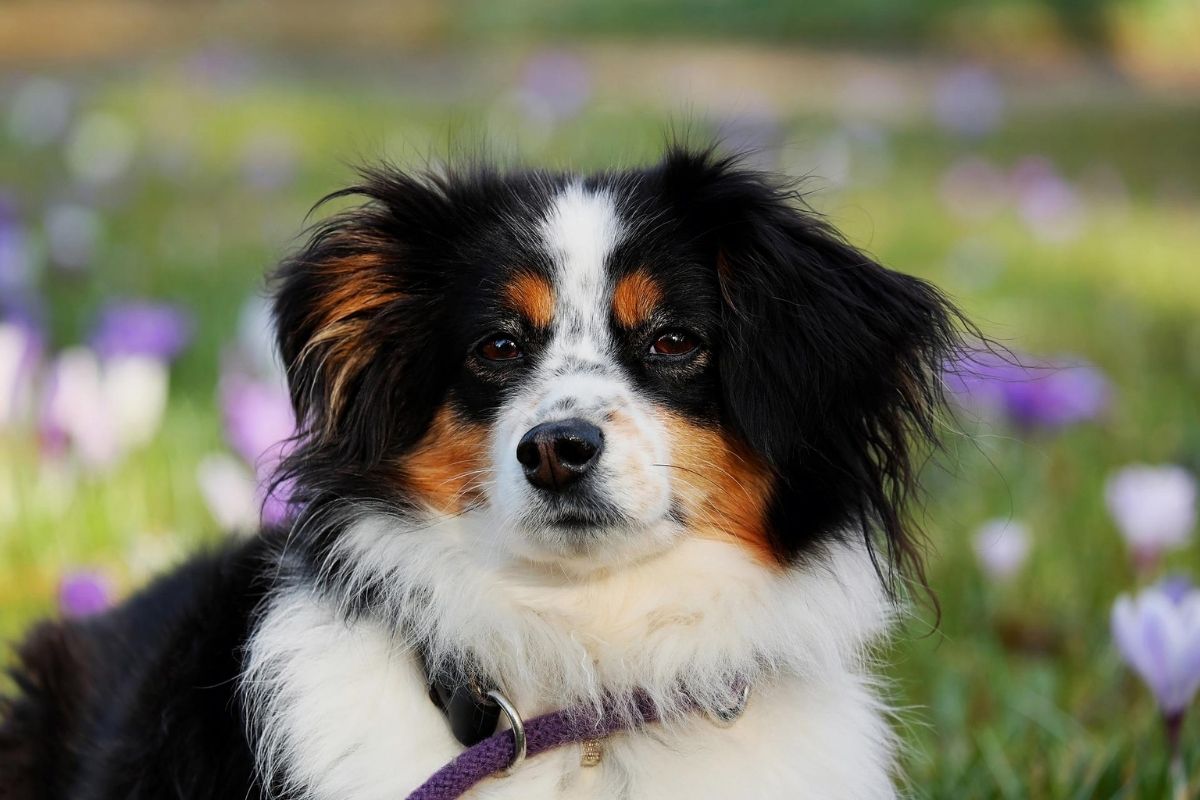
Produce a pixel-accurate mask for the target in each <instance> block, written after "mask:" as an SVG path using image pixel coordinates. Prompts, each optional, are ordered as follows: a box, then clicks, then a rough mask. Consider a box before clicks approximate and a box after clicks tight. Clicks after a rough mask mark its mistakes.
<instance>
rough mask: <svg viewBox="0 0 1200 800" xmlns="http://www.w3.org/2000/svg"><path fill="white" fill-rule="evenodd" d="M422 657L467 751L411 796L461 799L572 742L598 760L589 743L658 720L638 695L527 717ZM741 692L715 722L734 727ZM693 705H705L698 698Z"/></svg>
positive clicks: (432, 694) (742, 703) (498, 695)
mask: <svg viewBox="0 0 1200 800" xmlns="http://www.w3.org/2000/svg"><path fill="white" fill-rule="evenodd" d="M419 654H420V657H421V661H422V666H424V667H425V674H426V678H427V681H428V684H429V699H430V700H431V701H432V702H433V704H434V705H436V706H437V707H438V708H439V709H441V711H442V712H443V713H444V714H445V715H446V719H447V723H448V724H449V726H450V729H451V732H452V733H454V736H455V738H457V739H458V740H459V742H460V743H462V744H463V745H464V746H466V748H467V749H466V750H464V751H463V752H461V753H459V754H458V755H457V756H455V758H454V759H453V760H452V761H450V763H448V764H446V765H445V766H444V767H442V768H441V769H439V770H438V771H437V772H435V773H434V774H433V775H432V776H430V778H429V779H428V780H426V781H425V783H423V784H421V785H420V786H419V787H418V788H417V789H416V791H414V792H413V793H412V794H410V795H409V796H408V800H455V799H456V798H459V797H462V795H463V794H465V793H466V792H467V791H468V790H470V789H471V787H473V786H475V784H477V783H479V782H480V781H482V780H484V779H485V778H488V777H490V776H492V775H495V774H496V773H500V772H503V773H504V774H506V775H508V774H512V772H513V770H514V769H516V768H517V767H518V766H519V765H520V764H521V762H523V761H524V760H525V759H526V758H528V757H531V756H536V755H539V754H541V753H544V752H546V751H547V750H553V749H555V748H558V747H563V746H564V745H568V744H583V745H584V755H583V760H582V763H583V764H585V765H595V764H597V763H599V753H600V751H599V749H598V748H595V747H592V748H589V747H588V745H589V744H591V743H593V742H595V741H597V740H599V739H603V738H604V737H605V736H608V735H609V734H611V733H616V732H617V731H622V730H630V729H633V728H639V727H641V726H643V725H647V724H650V723H654V722H658V719H659V718H658V711H657V709H656V708H655V706H654V704H653V703H651V702H650V700H649V698H648V697H646V696H645V695H644V694H641V693H637V694H635V695H634V696H633V697H632V698H629V702H627V703H625V704H623V705H621V706H618V705H617V701H616V700H613V701H610V702H608V703H606V704H605V705H604V707H603V708H601V709H599V710H597V709H596V708H594V707H593V706H583V707H577V708H571V709H564V710H562V711H553V712H551V713H549V714H543V715H542V716H540V717H535V718H534V719H531V720H529V721H525V720H523V719H522V718H521V715H520V714H519V713H518V712H517V709H516V707H515V706H514V705H513V704H512V702H510V701H509V699H508V698H507V697H506V696H505V695H504V694H503V693H502V692H500V691H499V690H497V689H492V690H491V691H488V692H481V691H480V690H479V688H478V686H477V685H476V683H475V682H474V681H473V680H470V679H467V678H465V671H464V670H460V669H452V671H450V672H448V673H447V672H441V673H435V672H434V671H432V670H430V669H429V663H428V660H427V659H426V657H425V653H424V652H420V653H419ZM738 691H739V698H738V703H737V705H736V706H734V707H733V708H730V709H724V710H721V711H712V712H710V717H711V719H712V721H713V722H714V723H715V724H717V725H720V726H722V727H726V726H729V725H732V724H733V723H734V722H735V721H736V720H737V718H738V717H740V716H741V715H742V712H743V711H745V709H746V703H747V701H748V700H749V698H750V684H749V683H740V688H739V690H738ZM692 708H693V709H694V710H697V711H698V710H700V709H699V707H698V706H696V705H695V704H694V703H693V704H692ZM501 713H503V714H504V716H506V717H507V718H508V722H509V726H510V728H509V730H506V731H499V732H494V733H491V735H488V733H489V732H490V731H495V729H496V726H497V724H498V723H499V720H500V714H501Z"/></svg>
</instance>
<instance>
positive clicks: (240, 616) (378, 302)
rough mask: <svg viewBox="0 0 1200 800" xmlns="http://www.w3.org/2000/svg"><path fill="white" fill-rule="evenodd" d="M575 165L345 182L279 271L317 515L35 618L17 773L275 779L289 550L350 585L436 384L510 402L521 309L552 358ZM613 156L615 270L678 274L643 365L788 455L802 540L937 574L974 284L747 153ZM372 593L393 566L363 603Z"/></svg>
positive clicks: (730, 424) (297, 494)
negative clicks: (520, 283)
mask: <svg viewBox="0 0 1200 800" xmlns="http://www.w3.org/2000/svg"><path fill="white" fill-rule="evenodd" d="M567 180H568V177H567V176H564V175H559V174H550V173H540V172H516V173H510V174H504V175H502V174H499V173H496V172H493V171H490V170H486V169H480V170H470V171H467V172H464V173H458V174H452V175H450V176H449V177H428V176H427V177H414V176H411V175H405V174H402V173H399V172H396V171H393V170H390V169H388V170H375V171H368V172H365V173H364V175H363V182H362V183H361V184H360V185H359V186H357V187H353V188H351V189H348V190H346V191H345V192H339V193H338V194H337V195H336V196H339V197H340V196H344V195H351V194H352V195H360V196H363V197H365V198H366V202H365V204H364V205H362V206H359V207H357V208H353V209H351V210H349V211H345V212H343V213H341V214H339V215H337V216H335V217H333V218H332V219H331V220H329V221H327V222H325V223H324V224H322V225H320V226H319V227H318V228H317V229H316V231H315V232H314V234H313V235H312V237H311V239H310V241H309V243H308V245H307V246H306V247H305V248H304V249H303V250H302V251H301V252H299V253H298V254H296V255H295V256H294V257H292V258H291V259H289V260H288V261H286V262H285V263H284V264H283V266H282V267H281V268H280V270H279V272H278V273H277V275H276V282H275V289H276V304H275V319H276V323H277V327H278V337H279V339H278V343H279V349H280V352H281V354H282V356H283V360H284V363H285V364H286V366H287V370H288V376H289V383H290V387H291V393H292V400H293V403H294V405H295V409H296V412H297V418H298V419H299V420H300V423H301V426H300V427H301V430H300V432H299V434H298V436H297V439H296V442H295V447H294V448H293V450H292V453H291V455H290V457H289V458H288V459H287V460H286V462H285V464H284V466H283V468H282V469H281V471H280V474H279V476H278V480H279V481H280V482H281V483H282V482H286V483H287V484H288V486H289V487H290V491H291V492H292V496H293V498H294V499H295V501H296V503H297V507H298V508H299V509H300V512H299V518H298V519H297V520H296V522H295V525H294V526H293V527H292V529H291V530H290V531H289V532H287V533H286V534H284V533H279V534H264V535H263V536H262V537H260V538H259V539H256V540H254V541H252V542H249V543H247V544H244V545H238V546H232V547H230V548H228V549H226V550H224V551H222V552H220V553H217V554H215V555H208V556H200V557H197V558H196V559H194V560H192V561H191V562H189V563H188V564H187V565H185V566H184V567H183V568H182V569H180V570H178V571H177V572H175V573H174V574H172V575H170V576H168V577H167V578H165V579H163V580H161V581H160V582H158V583H156V584H154V585H153V586H151V587H150V588H148V589H147V590H145V591H144V592H142V593H141V594H139V595H138V596H136V597H135V598H134V599H133V600H131V601H130V602H128V603H127V604H125V605H124V606H122V607H121V608H119V609H117V610H115V611H113V612H111V613H109V614H107V615H104V616H102V617H99V618H96V619H93V620H89V621H81V622H62V623H48V624H45V625H43V626H42V627H40V628H38V629H36V630H35V632H34V633H33V634H32V635H31V636H30V638H29V639H28V640H27V642H26V643H25V645H24V647H23V649H22V651H21V657H20V664H19V666H18V667H17V668H16V671H15V673H14V677H15V679H16V683H17V689H18V693H17V695H16V697H15V698H13V699H11V700H9V701H8V702H7V704H6V705H5V706H4V707H3V727H2V728H0V798H4V799H5V800H8V799H9V798H11V800H33V799H34V798H45V799H46V800H52V799H53V798H68V797H69V798H96V799H97V800H100V799H101V798H105V799H107V798H162V797H178V798H188V799H189V800H191V799H195V800H200V799H201V798H255V797H261V796H263V794H264V793H263V791H262V788H261V787H259V786H258V785H257V784H256V783H255V780H254V771H253V768H252V761H253V759H252V744H251V742H250V741H249V740H248V739H247V734H246V727H245V722H246V720H245V716H246V715H245V710H244V709H243V707H242V705H241V699H240V696H239V694H238V692H237V686H236V682H237V676H238V675H239V672H240V669H241V657H242V649H243V647H244V645H245V643H246V639H247V636H248V634H249V632H250V631H251V630H252V627H253V624H254V620H255V609H256V607H257V606H258V605H259V603H260V601H261V600H262V598H263V597H264V595H265V594H266V593H268V592H270V591H271V589H270V580H269V576H273V575H275V572H274V570H275V566H276V562H277V560H278V556H277V555H276V553H277V552H278V551H279V550H283V549H286V550H287V552H288V554H289V555H288V558H289V563H292V560H293V559H294V560H295V561H297V562H298V563H300V564H301V565H302V566H301V568H300V569H299V579H300V580H309V581H313V582H317V583H319V584H321V585H323V586H325V587H326V588H327V589H331V590H335V591H336V590H337V589H338V584H339V577H338V576H339V565H338V564H337V563H336V562H332V561H330V560H329V552H330V545H331V544H332V542H334V541H335V540H336V537H337V536H338V535H339V533H340V532H341V530H342V526H343V525H344V524H345V523H346V522H347V521H348V520H349V519H350V518H351V517H352V515H353V514H354V513H355V512H356V511H358V510H361V509H362V508H363V507H364V506H383V507H386V508H387V509H389V510H390V511H392V512H394V513H399V514H404V513H406V509H408V508H410V507H411V506H412V503H411V499H412V498H410V497H408V496H407V495H406V493H405V489H404V483H403V481H401V480H397V475H398V473H397V466H396V465H397V462H398V460H399V459H400V458H401V456H403V454H404V453H405V452H406V451H407V450H409V449H410V448H411V447H412V446H413V444H414V443H415V442H417V441H418V440H419V439H420V438H421V436H422V435H423V434H424V432H425V431H426V430H427V429H428V428H429V425H430V422H431V420H432V419H433V417H434V414H435V413H436V412H437V410H438V409H439V408H440V407H442V406H448V407H451V408H453V409H455V411H456V413H459V414H461V415H462V416H463V417H465V418H466V419H469V420H472V421H475V422H486V421H487V420H489V419H490V418H491V416H492V415H493V414H494V413H495V410H496V408H497V407H498V406H499V404H500V403H501V402H502V400H503V398H504V397H505V394H506V392H508V391H509V390H510V389H511V387H512V385H514V382H515V381H519V375H520V372H519V371H513V370H489V369H487V368H481V367H480V365H478V364H473V362H472V361H471V358H470V356H469V355H468V354H469V353H470V351H471V348H472V346H473V343H475V342H476V341H477V340H478V339H479V337H481V336H484V335H486V334H488V333H489V332H491V331H496V330H501V331H505V332H508V333H511V335H512V336H514V337H519V338H520V339H521V340H522V341H523V342H525V343H526V347H527V349H528V354H527V355H526V356H524V358H527V359H528V361H529V363H530V364H532V363H536V359H537V358H538V353H539V345H540V342H541V339H540V338H539V337H543V336H544V333H545V332H539V331H537V330H530V329H529V326H528V325H527V324H525V323H522V322H521V321H520V320H518V319H516V318H514V317H513V315H511V314H508V313H506V312H505V311H504V310H503V309H501V308H500V307H499V306H498V304H497V301H496V297H497V294H498V290H499V288H500V287H501V286H503V285H504V284H505V281H507V280H508V279H509V278H510V277H511V275H512V273H513V272H514V271H515V270H518V269H520V270H526V271H533V272H535V273H543V274H548V271H549V269H550V265H549V264H548V263H547V259H546V256H545V254H544V253H542V252H540V251H539V249H538V247H537V246H535V244H534V243H533V242H532V240H533V239H534V238H535V237H534V236H533V235H532V231H531V226H532V225H534V224H535V223H536V220H537V219H539V217H540V216H541V214H543V213H544V211H545V208H546V206H547V204H548V203H549V202H550V199H551V198H552V196H553V195H554V193H555V191H556V190H558V189H560V188H561V187H562V186H563V185H564V184H565V182H566V181H567ZM587 183H588V185H590V186H593V187H603V188H606V189H607V190H609V191H610V192H611V193H612V195H613V196H614V197H616V198H618V201H619V205H620V208H621V212H622V214H623V216H624V218H625V222H626V223H627V224H628V225H629V227H630V230H631V231H632V234H631V235H630V236H629V238H628V239H627V241H626V242H625V243H624V244H622V246H621V247H619V248H618V249H617V251H616V252H615V253H614V254H613V256H612V263H611V264H610V265H609V270H610V272H611V273H612V275H613V276H614V277H615V276H619V275H621V274H623V273H625V272H629V271H631V270H634V269H640V268H645V269H649V270H651V272H652V273H653V274H654V276H655V277H657V278H659V279H660V283H661V285H662V286H664V287H666V297H665V299H664V302H663V303H662V307H661V309H660V310H659V311H658V312H657V313H658V314H659V317H658V318H655V319H654V320H652V321H650V322H648V323H646V325H644V326H642V327H641V328H639V329H638V330H634V331H628V332H622V333H621V334H620V336H622V337H624V338H623V339H621V340H620V346H621V354H620V357H621V362H622V367H623V368H624V369H625V370H626V371H627V372H628V373H629V374H630V375H632V376H633V378H634V380H635V381H636V382H637V383H638V385H639V387H640V388H641V389H642V390H644V391H645V392H647V393H648V394H650V395H653V396H654V397H655V398H656V399H657V400H658V401H659V402H662V403H664V404H667V405H669V406H671V407H672V408H674V409H675V410H677V411H678V412H680V413H682V414H685V415H687V416H688V417H689V418H691V419H694V420H697V421H699V422H701V423H702V424H706V425H716V426H721V427H723V428H724V429H725V430H727V431H729V432H731V433H732V434H733V435H734V436H735V437H736V438H738V439H740V440H741V441H742V442H743V443H744V444H745V445H747V446H748V447H749V448H750V449H751V450H752V451H753V452H754V453H756V454H757V455H758V457H759V458H760V459H761V460H762V461H763V462H765V463H766V464H767V465H768V466H769V468H770V470H771V472H772V474H773V475H774V477H775V488H774V491H773V494H772V497H771V500H770V507H771V525H770V536H771V541H772V545H773V547H774V549H775V553H776V555H777V556H778V558H779V560H780V561H782V562H788V561H793V560H796V559H800V558H803V557H804V556H805V555H806V554H808V553H814V552H819V545H820V543H822V542H824V541H827V540H830V539H833V538H837V537H841V536H845V535H850V533H849V532H851V531H865V534H862V535H865V536H866V537H867V542H868V544H869V545H872V546H875V545H878V544H880V543H881V544H882V545H883V547H884V548H885V552H886V554H887V557H886V559H885V560H883V561H881V562H880V563H879V566H880V569H881V572H882V573H883V575H884V576H885V577H888V578H890V577H891V576H894V575H897V574H904V572H905V568H906V569H907V572H908V574H914V575H916V576H917V577H918V578H919V577H920V576H921V564H920V559H919V557H918V548H917V546H916V544H915V543H914V538H913V534H912V532H911V530H912V528H911V526H910V525H909V524H908V523H907V521H906V518H905V511H904V509H905V503H906V500H907V497H908V495H909V493H910V492H911V490H912V489H913V487H914V485H915V480H916V477H915V473H916V467H915V461H916V458H917V455H916V453H917V452H918V451H919V450H921V449H922V446H923V445H930V444H932V443H933V442H934V440H935V416H936V415H937V414H938V413H939V409H940V408H941V406H942V396H941V389H940V370H941V368H942V364H943V362H944V361H945V360H946V359H947V358H948V357H949V356H951V355H952V353H953V351H954V349H955V348H956V347H957V346H958V341H959V331H960V330H962V329H963V327H964V323H963V321H962V320H961V318H960V316H959V315H958V313H957V312H956V311H955V310H954V308H953V307H952V306H951V305H950V304H949V303H948V302H947V301H946V299H945V298H944V297H943V296H942V295H941V294H940V293H939V292H938V291H937V290H936V289H934V288H933V287H932V286H930V285H929V284H927V283H925V282H924V281H921V280H918V279H916V278H912V277H909V276H906V275H902V274H899V273H896V272H892V271H889V270H887V269H884V268H883V267H881V266H879V265H878V264H876V263H875V262H874V261H873V260H871V259H870V258H869V257H867V256H866V255H864V254H863V253H861V252H860V251H858V250H856V249H855V248H853V247H851V246H850V245H848V244H847V243H846V242H845V241H843V240H842V239H841V238H840V237H839V236H838V235H837V234H836V233H835V232H834V231H833V230H832V229H831V228H830V227H829V226H828V225H827V224H826V223H824V222H823V221H821V220H820V219H819V218H818V217H816V216H815V215H813V214H812V213H810V212H808V211H806V210H805V209H803V208H802V206H801V205H800V204H799V203H798V199H797V198H796V197H795V196H794V194H793V193H791V192H790V191H788V190H787V189H786V188H785V187H782V186H780V185H779V184H777V183H775V182H774V181H772V180H770V179H768V178H766V177H764V176H762V175H759V174H757V173H754V172H751V171H747V170H745V169H743V168H742V167H741V166H739V164H738V162H737V161H736V160H734V159H728V158H721V157H718V156H716V155H714V154H713V153H711V152H692V151H687V150H682V149H677V150H673V151H672V152H670V153H669V154H668V155H667V156H666V158H665V159H664V160H663V161H662V163H660V164H659V165H657V166H654V167H652V168H649V169H645V170H634V171H628V172H620V173H611V174H601V175H598V176H593V177H592V178H589V179H587ZM339 293H340V294H339ZM331 297H343V298H344V299H343V301H342V302H340V303H338V304H334V306H336V307H332V306H331V304H330V302H329V301H330V298H331ZM675 324H679V325H685V326H687V328H688V330H689V331H690V332H691V333H692V334H694V335H695V336H696V337H698V338H699V339H700V340H701V341H702V343H703V344H704V347H705V352H706V356H705V358H703V359H697V360H693V361H684V360H681V361H679V362H677V363H674V362H672V363H671V364H666V365H660V366H659V367H657V368H655V369H653V370H652V369H649V368H648V367H647V366H646V360H645V358H644V353H645V351H646V350H645V348H646V337H649V336H651V335H652V334H653V332H654V330H661V329H662V328H663V326H671V325H675ZM522 326H524V327H522ZM853 535H860V534H853ZM277 540H279V541H277ZM282 540H286V541H282ZM873 552H874V551H873ZM305 565H306V566H305ZM897 568H899V569H897ZM371 603H372V598H371V596H370V593H369V591H368V592H367V593H365V594H360V595H358V596H357V597H356V598H354V603H352V604H351V606H352V607H358V608H365V607H369V606H370V605H371Z"/></svg>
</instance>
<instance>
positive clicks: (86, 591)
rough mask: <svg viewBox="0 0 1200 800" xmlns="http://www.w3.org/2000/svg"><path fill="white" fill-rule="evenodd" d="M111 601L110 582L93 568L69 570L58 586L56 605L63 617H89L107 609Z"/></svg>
mask: <svg viewBox="0 0 1200 800" xmlns="http://www.w3.org/2000/svg"><path fill="white" fill-rule="evenodd" d="M112 602H113V589H112V584H111V583H110V582H109V580H108V578H106V577H105V576H104V575H103V574H101V573H99V572H96V571H95V570H79V571H75V572H70V573H68V574H67V575H65V576H64V577H63V579H62V581H61V582H60V583H59V586H58V607H59V610H60V611H61V612H62V614H63V616H65V617H71V618H78V617H90V616H92V615H93V614H99V613H101V612H102V611H105V610H107V609H108V608H109V607H110V606H112Z"/></svg>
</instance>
